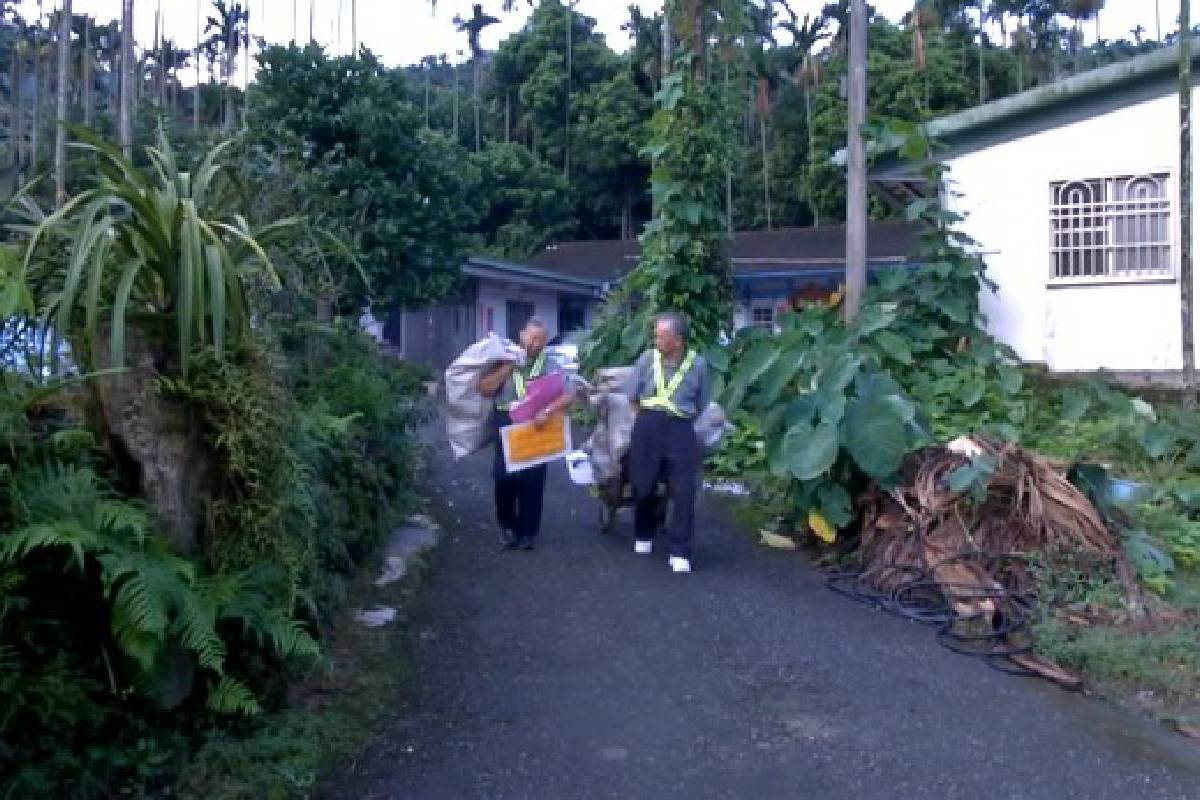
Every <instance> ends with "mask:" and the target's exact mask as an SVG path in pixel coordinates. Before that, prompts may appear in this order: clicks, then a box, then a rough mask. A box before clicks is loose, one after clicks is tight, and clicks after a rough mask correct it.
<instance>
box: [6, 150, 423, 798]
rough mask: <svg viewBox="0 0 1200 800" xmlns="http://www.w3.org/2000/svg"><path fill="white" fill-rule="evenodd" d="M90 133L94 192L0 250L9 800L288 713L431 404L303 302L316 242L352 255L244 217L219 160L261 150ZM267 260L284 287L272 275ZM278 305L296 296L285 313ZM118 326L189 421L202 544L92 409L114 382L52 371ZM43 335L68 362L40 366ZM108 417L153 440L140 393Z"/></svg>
mask: <svg viewBox="0 0 1200 800" xmlns="http://www.w3.org/2000/svg"><path fill="white" fill-rule="evenodd" d="M87 147H88V148H89V149H90V150H91V152H92V153H93V155H94V156H95V157H94V159H93V162H92V163H93V164H94V166H95V169H96V173H95V176H94V178H93V182H92V186H91V187H89V188H87V189H85V190H84V191H83V192H81V194H80V195H78V196H77V197H76V198H74V199H73V200H72V201H70V202H68V204H67V205H65V206H64V208H63V210H62V211H61V212H59V213H56V214H53V215H51V216H49V217H46V218H45V219H42V220H40V221H39V219H38V211H37V206H36V204H35V203H33V202H32V201H29V202H26V203H25V204H24V205H25V211H24V212H23V217H22V220H24V218H25V217H32V218H33V221H32V223H31V222H28V221H20V222H19V223H18V224H14V225H12V226H11V227H10V228H9V231H8V232H9V236H10V243H8V244H5V245H4V246H3V248H2V249H0V254H2V255H3V258H0V265H2V266H3V269H2V270H0V278H2V279H3V285H2V287H0V288H2V291H0V301H2V308H0V311H3V312H4V314H5V322H4V326H3V331H2V338H0V341H2V342H3V345H4V352H5V361H4V364H5V367H4V370H3V371H2V372H0V377H2V378H3V380H4V392H3V394H2V400H3V403H2V405H0V440H2V441H0V445H2V446H0V478H2V480H0V662H2V664H3V670H2V673H3V675H2V677H0V710H2V711H0V743H2V744H0V782H2V783H3V786H4V789H5V791H11V792H12V793H13V794H12V796H78V797H102V796H110V795H111V794H112V793H114V792H117V791H120V790H124V791H126V792H131V793H133V794H141V793H144V792H147V791H150V790H153V789H154V788H155V787H157V786H159V785H161V784H162V783H163V782H164V781H166V780H169V778H170V775H171V774H172V773H173V771H174V770H175V769H177V768H178V767H179V766H180V765H181V763H182V762H183V761H185V760H186V759H187V758H188V756H189V753H190V752H191V751H192V750H193V749H194V748H195V747H196V746H197V745H198V744H199V742H200V741H201V740H202V739H203V738H205V737H206V736H207V735H208V734H207V733H206V732H207V731H209V730H212V729H217V728H220V729H229V730H230V731H231V732H234V731H242V732H245V731H247V730H252V729H253V724H252V723H246V722H236V723H235V722H234V720H236V719H238V718H242V717H247V716H250V717H253V716H255V715H258V714H260V713H261V712H263V711H268V710H272V709H277V708H280V707H281V706H283V705H284V704H285V703H286V699H287V685H288V682H289V681H290V680H291V679H292V677H294V676H295V675H296V674H298V672H297V671H298V670H300V669H306V670H307V669H311V667H312V666H313V665H314V664H315V663H317V661H318V660H319V658H320V656H321V650H322V645H321V644H320V640H321V639H322V638H323V635H324V632H325V630H326V626H327V625H328V623H329V621H330V618H331V615H333V614H334V613H336V612H337V611H338V610H339V609H340V607H341V604H342V603H343V601H344V597H345V585H346V581H347V580H348V579H349V578H350V576H351V575H352V574H353V572H354V570H355V569H356V567H357V566H358V565H360V564H361V563H362V562H363V561H364V559H366V558H368V557H369V556H370V555H371V554H372V553H373V552H374V548H375V546H376V545H377V544H378V542H379V541H380V537H381V536H382V535H383V534H384V533H386V531H387V530H389V529H390V527H391V526H392V525H394V524H395V523H396V522H397V521H398V520H399V519H400V518H401V516H402V515H403V513H405V510H406V509H407V508H411V502H412V500H413V495H412V492H413V486H412V480H411V472H412V469H413V458H414V456H415V450H414V446H413V444H412V429H413V426H414V425H415V424H417V423H418V422H419V421H420V420H421V419H422V418H423V411H422V410H421V407H420V406H419V405H418V404H417V402H416V401H415V400H414V399H413V398H414V397H415V396H416V393H417V390H418V388H419V383H420V375H419V374H418V373H416V372H414V371H412V370H410V369H407V368H404V367H403V365H400V364H397V363H394V362H391V361H390V360H389V358H388V357H387V356H385V355H383V354H382V353H381V352H379V350H378V348H377V346H376V345H375V344H374V342H373V341H372V340H370V339H369V338H367V337H366V336H365V335H364V334H362V333H360V332H357V331H356V330H355V329H354V328H353V326H352V325H350V324H347V323H344V322H338V321H334V322H324V323H321V322H317V321H316V320H315V319H314V318H313V314H314V312H315V309H316V307H317V303H316V302H315V301H316V299H317V297H318V296H319V295H320V294H321V293H322V292H326V291H328V288H329V284H328V282H326V281H325V280H324V278H323V276H322V272H321V271H320V269H319V266H320V265H321V262H322V259H325V258H327V257H328V255H329V253H330V252H331V250H336V252H338V253H342V254H343V256H344V258H345V259H346V262H347V263H349V264H351V265H352V264H354V263H355V262H357V261H358V259H356V258H354V257H353V253H352V251H351V250H350V249H349V248H347V247H345V246H344V245H342V246H339V247H337V248H334V247H333V245H330V244H328V241H330V240H329V239H328V237H325V238H324V239H322V240H321V241H322V244H321V245H320V246H313V245H312V244H311V240H312V239H315V238H316V237H315V234H314V233H313V229H314V226H313V224H312V223H311V221H309V220H304V221H303V222H302V221H300V220H293V219H291V218H290V215H289V217H284V216H272V217H267V216H264V215H256V214H255V212H256V211H262V210H263V206H258V207H257V208H255V209H246V208H245V207H244V206H241V205H240V201H239V194H238V193H236V192H234V191H232V190H233V189H234V185H233V183H232V182H231V181H228V180H227V179H225V178H223V177H222V175H223V174H224V173H223V170H224V169H225V168H226V167H227V166H228V163H227V162H228V159H230V158H231V157H233V156H235V155H236V156H237V157H238V158H241V159H242V160H243V162H247V161H249V160H250V159H254V158H258V157H260V153H259V152H257V151H254V150H240V151H239V150H237V148H236V147H234V146H233V145H229V144H226V145H222V146H220V147H216V148H209V149H207V151H206V152H207V154H206V155H205V154H203V152H204V151H202V154H201V155H199V156H198V157H197V160H196V165H197V166H196V167H195V168H192V167H190V166H177V156H176V154H175V153H174V152H173V150H172V149H171V148H170V146H169V145H168V144H167V143H166V142H165V140H164V141H163V142H162V143H161V144H160V145H159V147H158V148H156V149H155V150H154V151H153V152H151V153H150V155H149V158H148V161H147V162H146V163H148V165H149V166H148V167H147V168H144V169H143V168H140V167H136V166H134V165H133V164H132V163H129V162H127V161H125V160H124V159H122V158H121V157H120V156H119V155H118V154H116V153H115V152H113V151H112V150H111V148H109V147H108V146H107V145H105V144H103V143H101V142H99V141H95V140H88V144H87ZM188 160H189V159H186V158H185V159H182V162H183V163H186V162H187V161H188ZM258 163H261V162H258ZM241 174H242V176H243V179H254V178H255V177H256V176H258V175H259V174H261V173H256V172H255V171H253V170H249V169H243V170H241ZM282 205H283V203H282V201H280V200H278V199H277V200H276V201H275V203H274V205H273V206H272V210H274V211H278V210H279V209H280V208H281V207H282ZM122 209H123V211H122ZM289 210H290V211H302V210H303V209H300V208H292V209H289ZM256 231H257V232H261V236H260V238H254V235H255V234H254V232H256ZM17 248H20V250H23V251H24V253H25V254H26V257H25V258H23V259H22V258H20V257H19V256H18V252H20V251H19V250H18V249H17ZM268 250H271V251H272V252H271V254H268V252H267V251H268ZM274 263H277V264H278V265H279V267H280V273H279V274H281V275H283V276H285V277H286V279H287V280H289V281H290V283H289V285H288V288H287V293H286V297H283V296H278V295H273V294H272V287H273V286H274V285H277V284H276V283H275V282H274V281H271V280H262V279H261V276H263V275H264V274H265V275H267V276H269V277H272V278H273V277H274V275H275V273H274V272H273V271H269V272H266V273H263V272H262V271H261V270H260V268H263V267H267V268H268V269H269V267H268V265H269V264H274ZM325 296H328V295H325ZM274 299H290V300H292V301H294V302H293V303H292V304H291V305H292V307H291V308H288V309H287V311H286V313H280V314H278V315H276V314H273V313H271V312H272V308H273V307H275V306H276V304H275V303H274V302H273V300H274ZM40 320H49V321H51V322H54V323H56V324H55V325H54V327H53V329H50V328H48V327H45V326H43V324H42V323H41V322H40ZM118 320H122V321H123V322H124V323H125V324H126V327H129V328H136V329H137V330H138V331H139V334H138V336H136V337H133V338H134V339H136V340H137V342H138V346H139V347H141V348H148V349H146V350H144V351H143V350H139V351H138V352H139V353H140V354H143V355H144V354H149V355H151V356H152V361H151V364H152V370H153V377H151V378H149V379H144V378H142V377H139V376H140V375H141V374H142V373H140V372H134V373H132V374H131V375H130V376H129V377H128V378H123V379H122V380H127V381H141V380H149V381H150V384H149V385H150V386H151V391H150V392H149V394H147V395H145V396H144V397H145V399H143V400H139V401H138V402H139V403H149V404H151V405H154V404H157V403H163V404H167V405H171V406H173V407H178V408H182V409H185V410H186V416H185V418H186V419H190V420H193V421H194V423H195V425H196V431H197V434H198V437H199V442H200V443H201V449H200V453H201V456H200V457H199V460H198V461H197V462H195V463H193V464H191V465H189V468H190V469H192V470H193V471H194V472H193V480H192V483H191V489H190V491H192V492H194V493H199V494H200V495H201V496H202V497H203V501H204V504H205V508H206V509H207V515H206V520H205V523H204V526H203V527H204V530H203V531H202V532H200V542H201V545H202V546H201V548H200V549H199V550H198V551H196V552H191V551H189V552H182V551H180V550H177V549H176V544H175V541H174V540H173V538H172V537H171V536H169V535H168V533H167V531H166V530H165V525H164V523H163V522H162V520H160V509H158V508H156V507H155V506H154V504H153V503H152V502H151V500H150V498H149V497H148V496H143V495H142V494H141V488H140V487H141V481H140V476H139V470H138V468H137V466H136V464H135V463H134V461H133V459H132V458H131V455H130V453H128V452H125V451H124V450H123V449H122V445H121V442H122V441H123V440H121V439H119V438H118V437H117V435H116V433H115V432H114V431H113V430H112V429H111V428H110V427H109V426H108V425H106V424H104V419H106V418H105V417H104V416H103V415H101V414H100V413H99V408H98V405H103V404H105V403H112V402H119V398H120V397H121V396H122V395H112V394H111V393H109V392H108V391H107V390H100V391H93V387H103V386H104V385H106V384H105V383H104V382H105V381H111V380H115V378H113V377H111V376H89V375H84V376H83V377H81V378H75V379H74V380H75V381H76V383H72V384H67V383H63V382H62V381H63V378H61V377H59V375H58V374H56V373H55V370H57V371H59V372H60V373H61V375H63V376H66V375H70V374H73V373H74V372H76V371H77V368H79V367H83V368H88V367H89V366H91V365H93V364H96V363H99V364H104V363H105V358H104V357H101V358H99V359H97V360H93V358H92V357H91V353H92V352H93V345H94V344H96V343H97V342H98V341H99V340H100V339H101V338H104V339H105V341H104V344H105V347H104V348H103V349H102V352H103V353H104V354H105V355H107V354H108V351H109V350H110V349H111V350H113V351H114V352H113V353H112V355H113V357H114V358H115V360H116V363H120V361H121V360H122V358H123V356H124V349H125V348H128V347H129V346H130V345H129V337H122V336H121V335H120V332H119V328H120V327H121V326H119V325H118V324H117V321H118ZM251 320H253V323H252V322H251ZM106 328H111V329H112V331H113V332H112V334H111V335H108V336H104V337H102V336H101V333H102V332H104V331H105V329H106ZM51 330H52V331H53V340H52V339H51V337H50V334H51ZM55 340H56V341H57V342H59V343H60V344H54V341H55ZM46 344H51V345H54V346H55V347H57V348H59V350H60V352H61V357H60V358H58V359H57V360H48V359H44V358H43V357H42V356H43V353H44V350H45V345H46ZM185 365H186V367H187V370H186V372H185V371H184V366H185ZM145 368H146V366H145V364H144V363H139V365H138V369H139V370H141V369H145ZM139 396H140V395H139ZM114 397H115V398H117V399H114ZM119 410H120V413H121V414H124V415H127V416H126V420H127V424H132V425H141V426H145V427H143V429H142V430H141V432H140V433H139V434H138V436H140V437H149V438H151V439H153V438H154V437H157V436H159V435H160V434H163V433H164V432H161V431H158V430H156V429H155V428H154V427H153V426H154V425H156V424H158V423H157V422H156V420H159V419H160V418H159V417H157V416H156V415H154V414H146V413H144V411H145V409H144V408H140V407H139V408H136V409H130V408H128V407H125V408H123V409H119ZM165 433H169V434H170V435H171V436H175V437H176V439H177V440H178V436H179V435H180V434H181V432H180V431H178V430H172V431H168V432H165ZM248 725H249V726H250V727H247V726H248Z"/></svg>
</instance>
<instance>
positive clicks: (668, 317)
mask: <svg viewBox="0 0 1200 800" xmlns="http://www.w3.org/2000/svg"><path fill="white" fill-rule="evenodd" d="M660 322H665V323H667V324H668V325H670V326H671V330H673V331H674V332H675V333H676V334H677V335H678V336H679V338H681V339H686V338H687V337H688V328H689V327H690V325H689V323H688V318H687V315H686V314H682V313H680V312H678V311H664V312H662V313H661V314H658V315H657V316H655V317H654V324H655V325H657V324H658V323H660Z"/></svg>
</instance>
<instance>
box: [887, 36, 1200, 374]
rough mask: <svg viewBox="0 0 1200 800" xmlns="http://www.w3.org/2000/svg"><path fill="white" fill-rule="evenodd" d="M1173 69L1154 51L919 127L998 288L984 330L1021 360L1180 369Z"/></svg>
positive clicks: (906, 182) (898, 186) (896, 188)
mask: <svg viewBox="0 0 1200 800" xmlns="http://www.w3.org/2000/svg"><path fill="white" fill-rule="evenodd" d="M1177 64H1178V58H1177V50H1176V49H1174V48H1170V49H1166V50H1161V51H1157V52H1154V53H1151V54H1149V55H1145V56H1141V57H1138V58H1135V59H1132V60H1130V61H1126V62H1123V63H1120V64H1114V65H1111V66H1108V67H1104V68H1101V69H1097V70H1092V71H1090V72H1087V73H1082V74H1080V75H1077V76H1075V77H1073V78H1070V79H1067V80H1064V81H1060V82H1058V83H1055V84H1051V85H1047V86H1044V87H1039V88H1036V89H1033V90H1030V91H1027V92H1024V93H1022V94H1018V95H1015V96H1012V97H1008V98H1005V99H1003V100H999V101H996V102H993V103H988V104H986V105H983V106H980V107H977V108H973V109H970V110H968V111H963V112H961V113H958V114H954V115H952V116H948V117H944V118H941V119H938V120H935V121H933V122H931V123H930V124H929V125H928V127H927V130H928V132H929V134H930V136H931V138H933V139H934V140H935V141H936V142H938V143H940V144H941V145H943V147H942V148H941V149H939V151H938V158H939V160H941V161H942V162H943V163H945V164H946V165H947V166H948V167H949V172H948V184H947V186H945V187H943V188H944V189H948V192H947V195H946V196H947V203H946V204H947V206H948V207H949V208H951V209H952V210H956V211H959V212H963V213H965V214H967V218H966V221H965V223H964V224H963V225H962V230H963V231H964V232H965V233H967V234H969V235H970V236H971V237H972V238H974V239H976V240H977V241H978V242H979V243H980V247H981V249H982V251H983V253H984V257H985V260H986V263H987V267H988V275H989V277H990V278H991V279H992V280H994V281H995V282H996V284H997V285H998V291H997V292H995V293H993V292H990V291H986V292H985V296H983V297H982V298H981V302H982V306H983V310H984V312H985V313H986V314H987V316H988V318H989V327H990V329H991V332H992V333H993V334H994V335H995V336H996V337H997V338H999V339H1001V340H1002V341H1004V342H1006V343H1008V344H1009V345H1011V346H1012V347H1013V348H1015V349H1016V351H1017V352H1018V353H1019V354H1020V355H1021V357H1022V358H1024V359H1026V360H1028V361H1031V362H1040V363H1044V364H1045V365H1046V366H1047V367H1049V368H1050V369H1051V370H1053V371H1057V372H1077V371H1098V370H1105V371H1111V372H1115V373H1125V374H1124V375H1123V376H1122V377H1125V378H1126V379H1131V380H1135V381H1140V380H1162V379H1168V378H1169V377H1171V375H1172V373H1174V372H1176V371H1178V370H1179V369H1181V367H1182V346H1181V341H1182V336H1181V327H1182V326H1181V322H1180V313H1181V301H1180V284H1179V263H1180V247H1179V243H1180V234H1179V229H1180V226H1179V107H1178V94H1177ZM1194 94H1195V90H1193V95H1194ZM1195 102H1196V101H1195V100H1193V103H1195ZM872 180H873V183H874V185H875V187H876V188H878V189H882V190H883V191H884V192H885V193H888V194H890V195H892V196H893V197H895V196H896V195H897V194H898V193H903V191H904V190H905V189H912V188H915V187H914V186H913V184H914V182H918V181H919V178H918V177H917V176H916V175H915V174H914V173H913V172H912V171H911V170H910V169H909V168H908V167H906V166H904V165H901V164H895V163H893V164H890V165H888V164H883V165H881V166H880V167H879V168H878V169H876V170H874V171H873V172H872ZM954 193H957V194H954ZM1194 238H1195V237H1194V236H1193V239H1194ZM1193 250H1195V244H1194V243H1193Z"/></svg>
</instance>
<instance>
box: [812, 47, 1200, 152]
mask: <svg viewBox="0 0 1200 800" xmlns="http://www.w3.org/2000/svg"><path fill="white" fill-rule="evenodd" d="M1192 42H1193V44H1192V53H1193V55H1192V61H1193V62H1200V46H1198V45H1200V36H1193V37H1192ZM1178 64H1179V45H1178V44H1174V45H1171V46H1170V47H1164V48H1163V49H1161V50H1156V51H1154V52H1152V53H1147V54H1145V55H1141V56H1136V57H1134V58H1131V59H1129V60H1127V61H1120V62H1118V63H1116V64H1108V65H1106V66H1103V67H1098V68H1096V69H1092V70H1088V71H1087V72H1083V73H1080V74H1079V75H1073V76H1071V77H1069V78H1064V79H1063V80H1060V81H1055V82H1054V83H1050V84H1046V85H1045V86H1036V87H1034V88H1032V89H1028V90H1026V91H1024V92H1020V93H1019V94H1015V95H1011V96H1009V97H1005V98H1002V99H1000V100H994V101H992V102H990V103H984V104H983V105H981V106H975V107H974V108H968V109H965V110H963V111H959V112H956V113H954V114H948V115H946V116H944V117H938V118H937V119H934V120H930V121H929V122H927V123H925V125H924V128H925V133H926V135H927V136H929V138H930V139H933V140H934V141H943V140H947V139H953V138H955V137H958V136H962V135H964V134H967V133H972V132H975V131H979V130H983V129H987V128H991V127H993V126H997V125H999V124H1001V123H1004V122H1008V121H1010V120H1014V119H1017V118H1021V117H1028V116H1036V115H1038V114H1040V113H1043V112H1047V111H1050V110H1052V109H1054V108H1055V107H1057V106H1059V105H1062V104H1063V103H1067V102H1070V101H1073V100H1077V99H1079V98H1082V97H1086V96H1088V95H1092V94H1098V93H1102V92H1105V91H1108V90H1111V89H1116V88H1120V87H1124V86H1127V85H1131V84H1136V83H1139V82H1142V81H1146V80H1149V79H1152V78H1161V77H1169V76H1170V75H1171V73H1172V72H1173V71H1174V70H1176V69H1177V68H1178ZM902 144H903V139H902V138H901V137H899V136H889V137H887V138H885V139H883V140H882V141H874V142H870V143H869V145H868V156H869V157H878V156H887V155H892V154H894V153H895V152H896V151H897V150H899V148H900V146H901V145H902ZM830 160H831V162H832V163H833V164H834V165H835V166H838V167H845V166H846V150H845V148H842V149H840V150H838V151H837V152H836V153H834V154H833V156H832V157H831V159H830Z"/></svg>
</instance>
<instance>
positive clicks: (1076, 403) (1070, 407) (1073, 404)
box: [1062, 388, 1092, 422]
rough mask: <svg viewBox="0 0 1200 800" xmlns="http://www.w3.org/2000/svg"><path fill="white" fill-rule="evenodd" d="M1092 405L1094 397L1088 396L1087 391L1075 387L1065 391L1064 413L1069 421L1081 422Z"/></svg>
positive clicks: (1064, 416) (1064, 417)
mask: <svg viewBox="0 0 1200 800" xmlns="http://www.w3.org/2000/svg"><path fill="white" fill-rule="evenodd" d="M1091 405H1092V398H1091V397H1089V396H1088V393H1087V392H1085V391H1083V390H1081V389H1075V388H1070V389H1066V390H1064V391H1063V395H1062V415H1063V419H1064V420H1066V421H1067V422H1079V420H1081V419H1083V415H1084V414H1086V413H1087V412H1088V409H1089V408H1090V407H1091Z"/></svg>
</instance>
